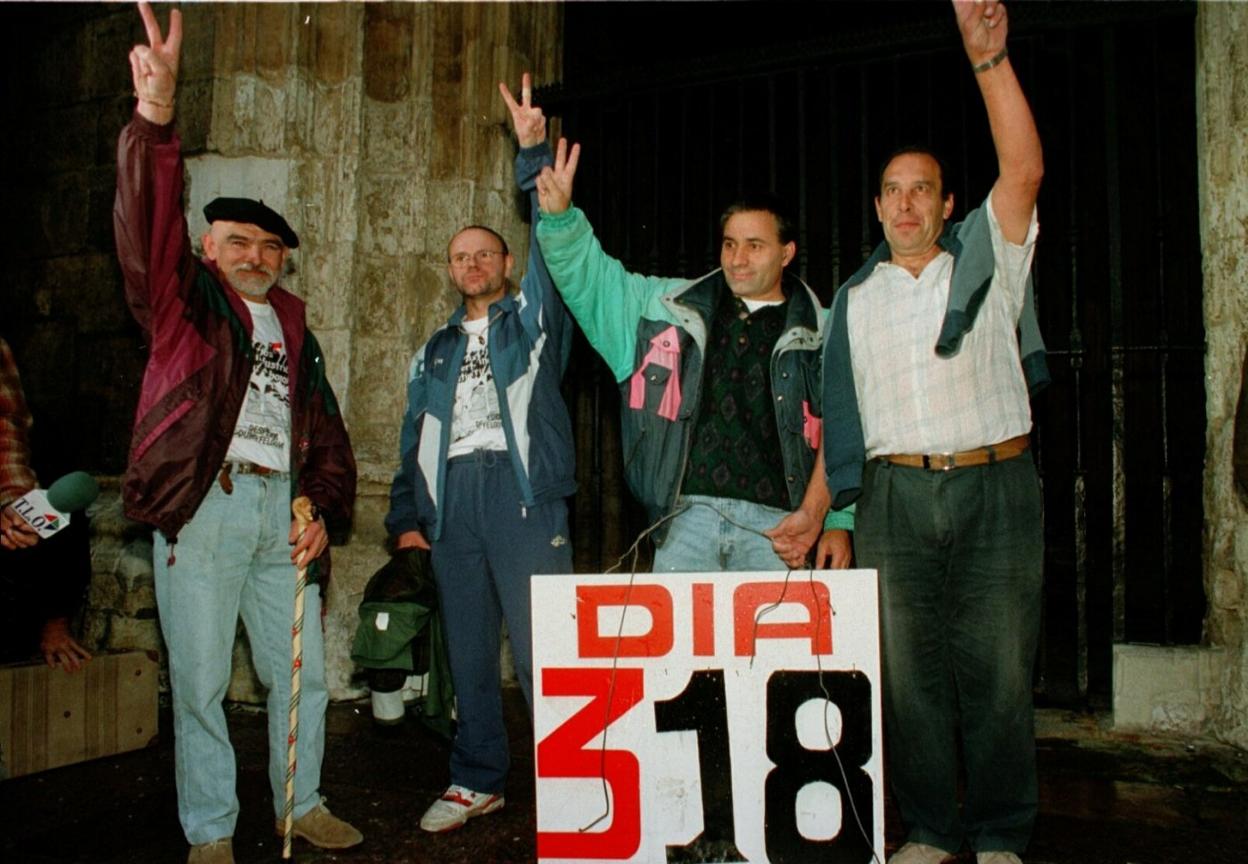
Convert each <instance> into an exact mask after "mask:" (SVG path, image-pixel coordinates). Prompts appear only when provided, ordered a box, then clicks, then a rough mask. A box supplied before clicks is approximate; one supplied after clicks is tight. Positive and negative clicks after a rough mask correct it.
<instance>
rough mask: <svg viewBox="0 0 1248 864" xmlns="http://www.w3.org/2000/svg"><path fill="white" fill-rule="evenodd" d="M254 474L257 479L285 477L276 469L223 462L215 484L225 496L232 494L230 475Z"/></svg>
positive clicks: (248, 463) (244, 463)
mask: <svg viewBox="0 0 1248 864" xmlns="http://www.w3.org/2000/svg"><path fill="white" fill-rule="evenodd" d="M231 473H233V474H238V475H243V474H254V475H256V476H257V477H271V476H273V475H274V474H276V475H278V476H279V477H284V476H285V475H286V472H285V471H278V470H277V469H276V468H268V467H265V466H264V465H256V464H255V463H254V462H225V463H223V464H222V465H221V473H220V474H218V475H217V482H218V483H220V484H221V491H222V492H224V493H225V494H226V495H233V494H234V481H233V480H231V479H230V474H231Z"/></svg>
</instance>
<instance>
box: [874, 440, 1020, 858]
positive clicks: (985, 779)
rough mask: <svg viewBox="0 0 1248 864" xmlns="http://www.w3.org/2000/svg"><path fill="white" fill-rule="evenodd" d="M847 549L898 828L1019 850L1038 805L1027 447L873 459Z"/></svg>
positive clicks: (949, 846)
mask: <svg viewBox="0 0 1248 864" xmlns="http://www.w3.org/2000/svg"><path fill="white" fill-rule="evenodd" d="M855 549H856V553H857V556H858V562H859V564H860V565H861V566H863V567H870V568H875V569H876V570H878V571H879V579H880V582H879V585H880V617H881V621H880V625H881V641H882V649H883V658H882V659H883V675H884V682H883V683H884V693H883V696H884V700H883V701H884V720H885V747H886V749H887V752H888V764H889V776H890V778H891V782H892V787H893V793H894V797H895V798H896V800H897V804H898V808H899V809H900V811H901V816H902V820H903V821H904V822H905V823H906V825H907V827H908V829H909V836H908V838H907V839H908V840H910V841H913V842H919V843H926V844H928V845H931V846H936V847H938V848H941V849H945V850H949V851H957V850H958V848H959V847H961V845H962V842H963V840H966V841H967V842H969V844H970V846H971V848H972V849H974V850H976V851H984V852H988V851H1010V852H1015V853H1021V852H1022V851H1023V850H1024V849H1025V848H1026V846H1027V842H1028V840H1029V839H1030V836H1031V829H1032V825H1033V823H1034V822H1035V815H1036V806H1037V785H1036V761H1035V736H1034V722H1033V721H1034V717H1033V707H1032V696H1031V684H1032V667H1033V662H1034V659H1035V653H1036V639H1037V635H1038V632H1039V623H1040V590H1041V581H1042V574H1043V553H1044V534H1043V528H1042V522H1041V502H1040V491H1039V485H1038V482H1037V478H1036V471H1035V466H1034V464H1033V463H1032V460H1031V455H1030V454H1029V453H1025V454H1023V455H1022V456H1019V457H1017V458H1014V459H1011V460H1008V461H1006V462H1000V463H997V464H994V465H984V466H980V467H974V468H959V469H956V470H953V471H947V472H939V471H926V470H924V469H922V468H908V467H903V466H898V465H892V464H889V463H887V462H881V461H879V460H872V461H871V462H869V463H868V464H867V468H866V471H865V473H864V475H863V492H862V497H861V498H860V499H859V501H858V513H857V531H856V533H855ZM959 743H960V744H961V747H962V753H963V758H964V763H965V768H966V794H965V799H964V801H963V805H962V811H961V813H959V809H958V801H957V786H958V761H957V760H958V745H959Z"/></svg>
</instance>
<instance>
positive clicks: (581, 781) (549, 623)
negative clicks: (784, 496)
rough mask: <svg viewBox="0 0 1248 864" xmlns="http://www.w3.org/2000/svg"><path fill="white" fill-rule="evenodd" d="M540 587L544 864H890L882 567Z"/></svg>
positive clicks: (568, 579)
mask: <svg viewBox="0 0 1248 864" xmlns="http://www.w3.org/2000/svg"><path fill="white" fill-rule="evenodd" d="M532 586H533V591H532V596H533V670H534V671H533V712H534V732H535V741H536V764H537V772H536V773H537V855H538V860H539V861H543V862H556V861H558V862H565V861H627V862H645V864H655V862H666V861H677V860H683V861H720V862H729V861H733V862H736V861H745V862H764V861H770V862H807V861H809V862H814V861H819V862H844V864H868V862H871V861H872V848H874V849H875V850H878V852H879V854H880V856H881V858H882V857H883V850H884V787H883V775H882V760H883V752H882V747H881V738H882V725H881V723H882V721H881V713H880V662H879V628H878V616H877V600H876V576H875V571H873V570H852V571H816V572H814V573H813V574H811V573H810V572H809V571H799V572H794V573H791V574H790V575H789V576H788V577H787V578H786V576H785V574H784V573H768V572H759V573H687V574H686V573H680V574H672V573H662V574H652V573H644V574H636V575H634V576H631V577H630V575H629V574H627V573H625V574H609V575H584V574H582V575H575V576H572V575H553V576H534V577H533V582H532ZM604 729H605V736H604Z"/></svg>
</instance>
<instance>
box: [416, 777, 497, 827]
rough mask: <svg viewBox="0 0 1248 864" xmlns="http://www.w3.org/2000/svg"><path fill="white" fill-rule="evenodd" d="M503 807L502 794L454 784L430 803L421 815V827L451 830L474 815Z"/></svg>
mask: <svg viewBox="0 0 1248 864" xmlns="http://www.w3.org/2000/svg"><path fill="white" fill-rule="evenodd" d="M502 808H503V796H502V795H487V794H485V793H482V792H473V791H472V790H471V789H465V788H464V787H463V786H454V785H453V786H451V787H450V788H449V789H447V790H446V791H445V792H443V793H442V797H441V798H439V799H438V800H437V801H434V802H433V803H432V804H431V805H429V809H428V810H426V811H425V815H424V816H421V817H420V827H421V828H423V829H424V830H426V831H428V832H430V833H433V834H437V833H438V832H440V831H450V830H451V829H452V828H458V827H460V826H461V825H463V824H464V823H465V822H467V821H468V820H469V819H471V818H472V817H474V816H484V815H485V814H486V813H493V812H494V811H495V810H501V809H502Z"/></svg>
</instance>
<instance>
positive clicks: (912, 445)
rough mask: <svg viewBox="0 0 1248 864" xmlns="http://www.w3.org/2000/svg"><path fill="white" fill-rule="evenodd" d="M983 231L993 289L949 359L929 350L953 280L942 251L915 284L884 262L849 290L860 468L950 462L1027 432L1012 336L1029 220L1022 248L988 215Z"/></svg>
mask: <svg viewBox="0 0 1248 864" xmlns="http://www.w3.org/2000/svg"><path fill="white" fill-rule="evenodd" d="M989 198H990V200H991V196H989ZM988 224H989V230H990V232H991V235H992V246H993V257H994V259H995V262H996V263H995V270H994V272H993V277H992V285H991V287H990V288H989V289H988V294H987V296H986V297H985V298H984V302H983V306H981V307H980V310H979V314H978V316H976V319H975V325H974V326H973V327H972V328H971V330H970V331H969V332H968V333H967V334H966V336H965V338H963V340H962V347H961V350H959V351H958V353H957V354H956V355H954V356H953V357H949V358H941V357H938V356H937V355H936V350H935V348H936V339H937V336H938V335H939V333H940V326H941V322H942V321H943V320H944V316H945V307H946V304H947V301H948V298H949V282H950V277H951V276H952V274H953V256H952V255H950V254H949V253H948V252H941V253H940V254H939V255H938V256H937V257H936V258H934V259H933V260H932V261H930V262H929V263H928V265H927V267H925V268H924V270H923V272H922V273H921V274H920V275H919V277H918V278H917V279H916V278H915V277H914V276H911V275H910V273H909V271H907V270H906V269H905V268H903V267H899V266H897V265H894V264H891V263H888V262H883V263H881V264H879V265H878V266H877V267H876V268H875V270H874V271H873V272H872V273H871V275H870V276H868V277H867V278H866V280H865V281H863V282H862V283H861V284H859V285H857V286H855V287H853V288H851V289H849V290H850V295H849V297H848V298H847V299H848V308H847V310H846V313H847V315H848V318H847V322H848V325H849V344H850V354H851V355H852V357H853V366H854V389H855V391H856V393H857V396H858V405H859V409H860V412H861V416H862V431H863V439H864V441H865V443H866V448H867V458H868V459H870V458H872V457H874V456H879V455H884V454H890V453H956V452H958V451H962V450H973V449H975V448H977V447H983V446H984V445H987V444H995V443H997V442H999V441H1005V440H1006V439H1009V438H1013V437H1015V436H1017V435H1023V434H1026V433H1027V432H1030V431H1031V403H1030V401H1029V400H1028V398H1027V383H1026V381H1025V380H1024V379H1023V370H1022V366H1021V364H1020V362H1019V356H1018V338H1017V336H1016V335H1015V330H1016V327H1017V325H1018V316H1019V311H1020V309H1021V308H1022V304H1023V291H1024V287H1025V285H1026V279H1027V272H1028V270H1029V269H1030V267H1031V258H1032V254H1033V252H1034V249H1035V242H1036V234H1037V231H1038V225H1037V222H1036V214H1035V211H1034V210H1033V211H1032V215H1031V225H1030V226H1029V227H1028V229H1027V238H1026V240H1024V242H1023V244H1022V245H1021V246H1018V245H1015V244H1013V243H1010V242H1008V241H1006V239H1005V238H1004V237H1002V236H1001V226H1000V225H999V224H998V223H997V218H996V215H995V214H994V213H993V212H992V208H991V206H989V207H988Z"/></svg>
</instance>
